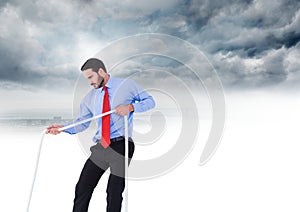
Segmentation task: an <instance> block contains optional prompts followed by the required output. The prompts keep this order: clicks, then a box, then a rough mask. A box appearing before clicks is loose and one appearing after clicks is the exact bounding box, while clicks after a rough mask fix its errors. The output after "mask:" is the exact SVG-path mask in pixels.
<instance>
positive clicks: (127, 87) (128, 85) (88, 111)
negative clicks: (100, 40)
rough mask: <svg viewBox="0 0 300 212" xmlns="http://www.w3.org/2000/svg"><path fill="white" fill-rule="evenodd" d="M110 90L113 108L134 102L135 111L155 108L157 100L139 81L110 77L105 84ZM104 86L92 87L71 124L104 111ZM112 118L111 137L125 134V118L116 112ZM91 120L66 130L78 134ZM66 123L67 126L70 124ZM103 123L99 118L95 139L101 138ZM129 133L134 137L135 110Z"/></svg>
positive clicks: (131, 118) (131, 114)
mask: <svg viewBox="0 0 300 212" xmlns="http://www.w3.org/2000/svg"><path fill="white" fill-rule="evenodd" d="M105 86H106V87H107V90H108V96H109V103H110V108H111V110H112V109H114V108H116V107H117V106H119V105H128V104H132V105H133V107H134V112H145V111H147V110H150V109H152V108H154V106H155V101H154V99H153V98H152V96H150V95H149V94H148V93H147V92H146V91H145V90H143V89H142V88H141V87H140V86H139V85H138V84H137V83H135V82H134V81H133V80H129V79H120V78H112V77H110V78H109V80H108V82H107V83H106V85H105ZM104 93H105V92H104V90H103V88H99V89H92V90H91V91H90V92H89V93H88V94H87V95H86V96H85V97H84V98H83V100H82V101H81V103H80V111H79V114H78V116H77V118H76V119H75V120H74V121H73V122H72V123H69V124H73V123H76V122H78V121H81V120H84V119H87V118H91V117H93V116H96V115H98V114H101V113H102V105H103V98H104ZM110 116H111V118H110V138H116V137H119V136H124V134H125V133H124V118H123V117H122V116H119V115H117V114H115V113H112V114H111V115H110ZM90 123H91V122H86V123H83V124H80V125H77V126H75V127H72V128H70V129H66V130H65V131H64V132H67V133H69V134H76V133H78V132H82V131H83V130H85V129H87V128H88V127H89V125H90ZM69 124H66V125H65V126H67V125H69ZM101 124H102V118H99V119H98V127H97V132H96V134H95V136H94V137H93V141H94V142H96V141H97V140H100V139H101V130H102V129H101ZM128 125H129V126H128V135H129V137H132V129H133V112H130V113H129V114H128Z"/></svg>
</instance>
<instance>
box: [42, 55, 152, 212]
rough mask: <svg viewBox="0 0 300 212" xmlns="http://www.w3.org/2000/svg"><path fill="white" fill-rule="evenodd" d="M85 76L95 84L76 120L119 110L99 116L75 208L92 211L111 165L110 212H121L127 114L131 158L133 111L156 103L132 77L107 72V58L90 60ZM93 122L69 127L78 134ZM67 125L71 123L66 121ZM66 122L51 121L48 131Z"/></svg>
mask: <svg viewBox="0 0 300 212" xmlns="http://www.w3.org/2000/svg"><path fill="white" fill-rule="evenodd" d="M81 71H82V73H83V75H84V77H85V78H86V79H87V80H88V81H89V83H90V84H91V85H92V86H93V87H94V89H92V90H91V91H90V92H89V93H88V94H87V95H86V96H85V97H84V98H83V100H82V102H81V104H80V111H79V115H78V118H77V119H76V120H75V122H77V121H80V120H84V119H87V118H90V117H92V116H95V115H98V114H101V113H103V112H106V111H109V110H112V109H115V113H113V114H111V115H108V116H104V117H102V118H99V120H98V128H97V132H96V134H95V136H94V137H93V141H94V142H95V143H96V145H94V146H92V147H91V156H90V157H89V158H88V159H87V161H86V163H85V165H84V167H83V169H82V172H81V175H80V178H79V180H78V183H77V184H76V189H75V198H74V206H73V212H86V211H88V206H89V202H90V199H91V196H92V193H93V190H94V188H95V187H96V185H97V183H98V181H99V180H100V178H101V176H102V175H103V173H104V172H105V171H106V170H107V169H108V168H110V171H111V174H110V176H109V180H108V184H107V189H106V192H107V212H120V211H121V205H122V200H123V198H122V193H123V191H124V188H125V179H124V170H125V167H124V164H125V158H124V155H125V142H124V140H125V139H124V135H125V134H124V118H123V116H125V115H128V125H129V126H128V129H129V130H128V135H129V139H128V140H129V156H128V157H129V161H130V159H131V158H132V156H133V152H134V143H133V141H132V139H131V137H132V129H133V112H144V111H147V110H149V109H151V108H153V107H154V106H155V102H154V100H153V98H152V96H150V95H149V94H148V93H147V92H146V91H144V90H143V89H142V88H141V87H140V86H139V85H137V84H136V83H135V82H134V81H132V80H127V79H126V80H125V79H119V78H112V77H110V75H109V74H107V71H106V68H105V66H104V64H103V62H102V61H101V60H99V59H96V58H91V59H89V60H87V61H86V62H85V63H84V64H83V66H82V67H81ZM89 125H90V122H87V123H84V124H80V125H78V126H76V127H72V128H70V129H67V130H65V131H64V132H67V133H69V134H75V133H78V132H81V131H83V130H85V129H87V128H88V127H89ZM65 126H67V125H65ZM61 127H63V125H50V126H49V127H48V128H47V133H50V134H54V135H56V134H59V133H60V131H59V130H58V129H59V128H61Z"/></svg>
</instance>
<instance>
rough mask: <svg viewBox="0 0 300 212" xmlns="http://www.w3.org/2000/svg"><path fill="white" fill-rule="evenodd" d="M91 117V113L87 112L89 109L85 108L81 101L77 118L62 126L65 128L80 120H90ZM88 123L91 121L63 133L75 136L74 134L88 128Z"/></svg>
mask: <svg viewBox="0 0 300 212" xmlns="http://www.w3.org/2000/svg"><path fill="white" fill-rule="evenodd" d="M92 116H93V114H92V112H91V111H90V110H89V108H88V107H87V105H86V104H85V102H84V101H82V102H81V104H80V110H79V114H78V116H77V118H76V119H75V120H74V121H73V122H70V123H67V124H65V125H64V126H65V127H66V126H68V125H70V124H74V123H76V122H79V121H81V120H84V119H88V118H91V117H92ZM90 123H91V121H88V122H85V123H82V124H79V125H77V126H74V127H71V128H69V129H66V130H64V132H66V133H69V134H76V133H79V132H82V131H84V130H85V129H87V128H88V127H89V126H90Z"/></svg>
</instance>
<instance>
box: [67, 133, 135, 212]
mask: <svg viewBox="0 0 300 212" xmlns="http://www.w3.org/2000/svg"><path fill="white" fill-rule="evenodd" d="M91 152H92V154H91V156H90V158H89V159H87V161H86V163H85V165H84V167H83V169H82V172H81V174H80V178H79V180H78V183H77V184H76V189H75V198H74V206H73V212H87V211H88V207H89V202H90V199H91V197H92V194H93V191H94V188H95V187H96V186H97V184H98V181H99V180H100V178H101V176H102V175H103V174H104V172H105V171H106V170H107V169H108V168H110V171H111V174H110V175H109V179H108V183H107V189H106V192H107V198H106V199H107V210H106V211H107V212H120V211H121V206H122V200H123V197H122V193H123V191H124V188H125V178H124V173H125V158H124V155H125V142H124V140H123V141H118V142H115V143H111V145H110V146H109V147H108V148H106V149H105V148H103V147H102V145H101V144H99V143H97V144H96V145H95V146H92V147H91ZM133 153H134V143H133V141H132V140H131V139H129V155H128V157H129V162H130V160H131V158H132V156H133ZM128 165H129V164H128Z"/></svg>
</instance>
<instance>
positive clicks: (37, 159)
mask: <svg viewBox="0 0 300 212" xmlns="http://www.w3.org/2000/svg"><path fill="white" fill-rule="evenodd" d="M114 112H115V110H111V111H108V112H105V113H102V114H99V115H97V116H93V117H91V118H88V119H85V120H82V121H79V122H76V123H73V124H70V125H68V126H65V127H62V128H59V129H58V130H59V131H64V130H66V129H69V128H71V127H75V126H77V125H79V124H83V123H86V122H88V121H92V120H95V119H98V118H100V117H103V116H106V115H109V114H111V113H114ZM124 126H125V178H126V179H125V180H126V183H125V192H124V193H125V211H126V212H127V211H128V210H127V209H128V119H127V116H124ZM45 134H46V130H43V132H42V134H41V141H40V146H39V149H38V153H37V158H36V162H35V170H34V174H33V179H32V184H31V189H30V193H29V198H28V204H27V210H26V211H27V212H29V209H30V204H31V199H32V193H33V190H34V185H35V180H36V176H37V172H38V167H39V161H40V155H41V150H42V146H43V142H44V137H45Z"/></svg>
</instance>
